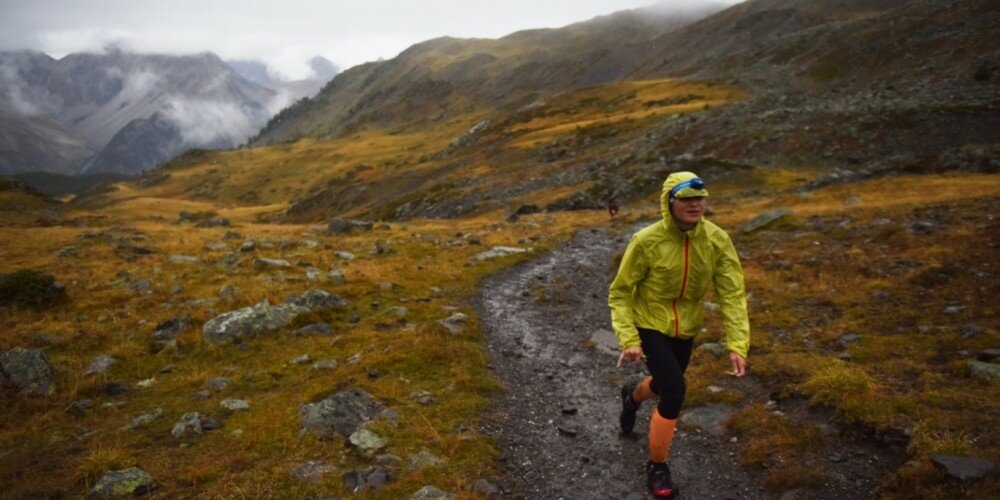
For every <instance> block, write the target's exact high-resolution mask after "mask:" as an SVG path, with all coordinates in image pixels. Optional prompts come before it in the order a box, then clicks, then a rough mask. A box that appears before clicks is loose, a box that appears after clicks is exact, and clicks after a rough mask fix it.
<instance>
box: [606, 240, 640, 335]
mask: <svg viewBox="0 0 1000 500" xmlns="http://www.w3.org/2000/svg"><path fill="white" fill-rule="evenodd" d="M648 271H649V264H648V263H647V261H646V256H645V255H643V252H642V249H641V248H640V247H639V240H638V238H636V237H635V236H632V239H631V241H629V243H628V247H626V248H625V255H623V256H622V263H621V265H620V266H619V267H618V275H617V276H615V279H614V281H612V282H611V288H610V289H609V290H608V305H609V306H610V307H611V326H612V328H614V330H615V337H618V346H619V347H620V348H621V349H623V350H624V349H628V348H629V347H637V346H639V345H640V343H641V342H640V341H639V330H637V329H636V327H635V322H634V321H633V319H632V300H633V299H632V297H633V295H634V294H635V287H636V285H638V284H639V282H640V281H642V279H643V278H644V277H645V276H646V273H647V272H648Z"/></svg>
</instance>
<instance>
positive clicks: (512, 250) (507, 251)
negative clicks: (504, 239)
mask: <svg viewBox="0 0 1000 500" xmlns="http://www.w3.org/2000/svg"><path fill="white" fill-rule="evenodd" d="M532 250H534V249H533V248H518V247H503V246H501V247H493V248H490V249H489V250H487V251H485V252H481V253H477V254H476V255H473V256H472V260H475V261H478V262H482V261H484V260H491V259H496V258H498V257H506V256H508V255H516V254H519V253H525V252H530V251H532Z"/></svg>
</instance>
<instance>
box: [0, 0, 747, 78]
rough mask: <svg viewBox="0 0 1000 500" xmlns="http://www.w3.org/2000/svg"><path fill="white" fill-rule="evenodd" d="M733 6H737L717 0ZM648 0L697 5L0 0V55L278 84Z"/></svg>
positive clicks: (575, 0) (688, 0)
mask: <svg viewBox="0 0 1000 500" xmlns="http://www.w3.org/2000/svg"><path fill="white" fill-rule="evenodd" d="M716 1H717V2H719V3H725V4H735V3H739V0H716ZM653 3H669V4H677V5H691V4H699V3H702V2H701V1H699V0H665V1H661V2H657V0H406V1H399V0H397V1H394V0H277V1H275V0H271V1H261V0H89V1H82V0H0V50H17V49H30V50H37V51H42V52H45V53H47V54H49V55H51V56H53V57H56V58H61V57H62V56H65V55H66V54H69V53H73V52H85V51H90V52H93V51H100V50H101V49H102V48H104V47H106V46H108V45H117V46H119V47H122V48H124V49H127V50H132V51H135V52H156V53H168V54H191V53H198V52H204V51H211V52H215V53H216V54H218V55H219V56H221V57H222V58H223V59H259V60H262V61H264V62H266V63H267V64H268V66H269V67H270V68H271V69H272V71H275V72H278V73H280V74H281V75H282V76H284V77H285V78H291V79H298V78H303V77H306V76H309V73H310V70H309V69H308V66H307V64H306V63H307V61H308V60H309V59H310V58H312V57H313V56H316V55H321V56H324V57H326V58H327V59H330V60H331V61H333V62H334V64H336V65H337V66H339V67H341V68H342V69H346V68H348V67H350V66H353V65H355V64H359V63H362V62H366V61H372V60H376V59H379V58H386V59H389V58H392V57H394V56H395V55H396V54H398V53H399V52H400V51H402V50H403V49H405V48H406V47H408V46H410V45H412V44H414V43H417V42H420V41H423V40H427V39H430V38H435V37H439V36H445V35H448V36H456V37H481V38H496V37H500V36H503V35H506V34H509V33H511V32H514V31H518V30H522V29H529V28H545V27H559V26H565V25H566V24H570V23H573V22H577V21H583V20H586V19H590V18H592V17H594V16H598V15H603V14H609V13H611V12H615V11H618V10H624V9H633V8H637V7H643V6H647V5H650V4H653Z"/></svg>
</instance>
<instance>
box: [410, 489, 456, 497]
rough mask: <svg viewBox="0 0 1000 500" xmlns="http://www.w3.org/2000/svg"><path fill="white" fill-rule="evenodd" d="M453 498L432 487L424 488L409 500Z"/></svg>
mask: <svg viewBox="0 0 1000 500" xmlns="http://www.w3.org/2000/svg"><path fill="white" fill-rule="evenodd" d="M454 498H455V496H454V495H452V494H451V493H448V492H445V491H441V490H439V489H438V488H435V487H434V486H424V487H423V488H420V489H419V490H417V491H416V492H415V493H414V494H413V495H410V500H452V499H454Z"/></svg>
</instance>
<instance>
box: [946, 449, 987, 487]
mask: <svg viewBox="0 0 1000 500" xmlns="http://www.w3.org/2000/svg"><path fill="white" fill-rule="evenodd" d="M931 462H932V463H933V464H934V466H935V467H937V468H938V469H941V470H943V471H944V472H945V474H948V476H949V477H952V478H955V479H958V480H959V481H961V482H962V484H964V485H965V486H966V487H969V486H972V485H973V484H975V483H976V482H978V481H980V480H981V479H984V478H986V477H988V476H990V475H991V474H993V472H994V471H996V464H994V463H993V462H991V461H989V460H986V459H985V458H976V457H962V456H956V455H931Z"/></svg>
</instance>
